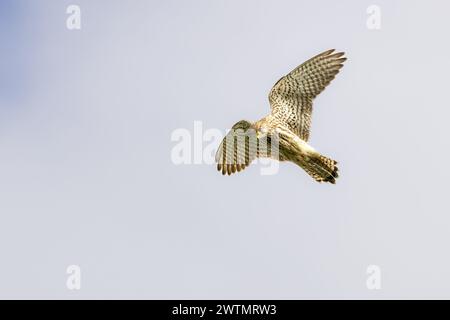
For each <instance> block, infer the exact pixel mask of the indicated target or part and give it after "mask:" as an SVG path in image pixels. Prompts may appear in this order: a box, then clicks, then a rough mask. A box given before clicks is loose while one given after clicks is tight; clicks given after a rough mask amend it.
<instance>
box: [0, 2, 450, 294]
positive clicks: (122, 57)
mask: <svg viewBox="0 0 450 320" xmlns="http://www.w3.org/2000/svg"><path fill="white" fill-rule="evenodd" d="M74 3H75V4H78V5H79V6H80V8H81V13H82V14H81V21H82V28H81V30H74V31H69V30H67V28H66V18H67V16H68V15H67V14H66V8H67V6H68V5H69V4H74ZM372 4H377V5H378V6H379V7H380V9H381V29H380V30H369V29H368V28H367V27H366V20H367V17H368V15H367V13H366V9H367V7H369V6H370V5H372ZM0 7H2V8H1V10H0V12H1V13H0V17H1V18H2V19H0V32H1V35H2V40H1V43H0V45H1V47H0V48H2V52H3V53H2V60H3V61H2V63H1V64H0V71H1V76H0V84H1V86H0V90H1V91H0V93H1V94H0V219H1V220H0V252H1V255H2V257H1V263H0V297H1V298H44V299H45V298H62V299H71V298H86V299H88V298H172V299H197V298H202V299H221V298H235V299H240V298H254V299H258V298H265V299H277V298H283V299H291V298H292V299H300V298H371V299H372V298H373V299H379V298H450V274H449V270H450V259H449V256H448V244H449V243H450V232H449V231H450V217H449V209H448V205H447V199H448V185H447V182H448V181H450V173H449V171H448V170H447V169H446V164H447V163H448V161H449V160H450V159H449V158H450V151H449V141H448V136H449V133H450V130H449V126H448V119H449V116H450V112H449V103H448V95H447V93H448V89H447V86H448V80H447V75H448V73H449V71H450V70H449V69H450V62H449V59H448V52H449V49H450V47H449V45H448V41H446V40H445V39H447V36H448V35H447V30H449V28H450V22H449V20H448V17H447V16H448V12H449V9H450V5H449V4H448V3H447V2H445V1H406V0H404V1H399V0H397V1H377V2H376V3H374V2H372V1H356V0H354V1H340V2H336V1H256V0H253V1H237V0H232V1H225V0H220V1H219V0H215V1H207V0H195V1H180V0H178V1H138V0H136V1H132V2H127V3H125V2H123V1H106V0H96V1H86V0H78V1H58V3H56V2H55V1H39V2H38V1H2V4H1V5H0ZM6 17H8V18H6ZM329 48H336V49H337V50H340V51H345V52H346V53H347V57H348V61H347V62H346V63H345V66H344V68H343V69H342V72H341V73H340V74H339V75H338V76H337V78H336V79H335V80H334V81H333V82H332V84H331V85H330V86H329V87H328V88H327V89H326V90H325V91H324V92H323V93H322V94H321V95H320V96H319V97H318V98H317V99H316V101H315V104H314V112H313V123H312V132H311V140H310V143H311V144H312V145H313V146H314V147H315V148H317V149H318V150H320V151H321V152H323V153H324V154H326V155H328V156H330V157H333V158H335V159H336V160H338V161H339V163H340V173H341V175H340V178H339V180H338V182H337V184H336V185H324V184H318V183H316V182H314V181H313V180H312V179H311V178H310V177H308V176H307V175H306V173H304V172H303V171H302V170H300V169H299V168H298V167H296V166H295V165H293V164H286V163H283V164H281V165H280V171H279V173H278V174H276V175H272V176H261V175H260V170H259V168H258V166H252V167H250V168H248V169H246V170H245V171H244V172H243V173H241V174H239V175H236V176H233V177H222V176H221V175H220V174H218V173H217V172H216V171H215V166H213V165H179V166H175V165H174V164H173V163H172V161H171V157H170V153H171V149H172V148H173V146H174V145H175V143H174V142H172V141H171V139H170V136H171V133H172V132H173V130H175V129H177V128H187V129H189V130H192V129H193V124H194V121H196V120H198V121H202V123H203V126H204V128H205V129H207V128H217V129H220V130H225V129H228V128H230V127H231V125H232V124H233V123H235V122H236V121H238V120H240V119H248V120H257V119H259V118H260V117H262V116H263V115H265V114H266V113H268V111H269V105H268V101H267V94H268V92H269V90H270V88H271V87H272V85H273V84H274V83H275V81H277V80H278V79H279V78H280V77H281V76H282V75H284V74H286V73H287V72H289V71H290V70H291V69H292V68H294V67H295V66H297V65H298V64H300V63H302V62H303V61H305V60H306V59H308V58H310V57H311V56H313V55H315V54H317V53H319V52H321V51H324V50H326V49H329ZM72 264H75V265H79V266H80V267H81V272H82V278H81V279H82V280H81V281H82V282H81V283H82V286H81V290H79V291H70V290H68V289H67V288H66V279H67V274H66V268H67V266H69V265H72ZM373 264H374V265H378V266H380V268H381V283H382V288H381V289H380V290H373V291H371V290H368V289H367V287H366V279H367V277H368V275H367V274H366V268H367V267H368V266H369V265H373Z"/></svg>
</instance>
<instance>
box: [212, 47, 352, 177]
mask: <svg viewBox="0 0 450 320" xmlns="http://www.w3.org/2000/svg"><path fill="white" fill-rule="evenodd" d="M343 56H344V52H337V53H335V52H334V49H332V50H328V51H325V52H322V53H321V54H319V55H317V56H315V57H313V58H311V59H309V60H308V61H306V62H304V63H303V64H301V65H300V66H298V67H297V68H295V69H294V70H292V71H291V72H290V73H289V74H287V75H286V76H284V77H282V78H281V79H280V80H278V81H277V82H276V83H275V85H274V86H273V88H272V89H271V90H270V93H269V103H270V107H271V112H270V114H269V115H267V116H266V117H264V118H262V119H261V120H258V121H256V122H255V123H251V122H249V121H247V120H241V121H239V122H237V123H236V124H235V125H233V127H232V129H231V130H230V132H229V133H228V134H227V135H226V136H225V138H224V139H223V140H222V142H221V144H220V146H219V149H218V150H217V153H216V162H217V163H218V164H217V170H219V171H222V174H228V175H230V174H232V173H235V172H239V171H241V170H243V169H244V168H245V167H247V166H249V164H250V163H251V162H252V161H253V160H255V159H256V158H257V157H268V158H272V159H276V160H279V161H291V162H294V163H295V164H297V165H298V166H300V167H301V168H303V169H304V170H305V171H306V172H307V173H308V174H309V175H310V176H311V177H313V178H314V179H315V180H316V181H318V182H330V183H333V184H334V183H336V178H337V177H338V167H337V162H336V161H335V160H332V159H330V158H328V157H325V156H323V155H321V154H320V153H319V152H317V151H316V150H315V149H314V148H312V147H311V146H310V145H308V143H307V142H308V138H309V131H310V125H311V113H312V103H313V100H314V98H315V97H316V96H317V95H318V94H319V93H321V92H322V91H323V90H324V89H325V87H326V86H327V85H328V84H329V83H330V82H331V80H333V79H334V77H335V76H336V74H338V73H339V70H340V69H341V68H342V66H343V62H344V61H345V60H346V58H345V57H343Z"/></svg>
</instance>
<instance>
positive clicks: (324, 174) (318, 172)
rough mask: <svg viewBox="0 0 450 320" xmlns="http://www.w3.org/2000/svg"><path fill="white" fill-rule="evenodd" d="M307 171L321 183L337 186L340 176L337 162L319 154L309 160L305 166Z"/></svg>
mask: <svg viewBox="0 0 450 320" xmlns="http://www.w3.org/2000/svg"><path fill="white" fill-rule="evenodd" d="M304 169H305V171H306V172H307V173H308V174H309V175H310V176H311V177H313V178H314V179H315V180H316V181H319V182H330V183H333V184H335V183H336V179H337V177H338V176H339V174H338V167H337V161H335V160H333V159H330V158H327V157H325V156H322V155H320V154H317V155H315V156H313V157H311V158H310V159H309V161H308V162H307V164H305V166H304Z"/></svg>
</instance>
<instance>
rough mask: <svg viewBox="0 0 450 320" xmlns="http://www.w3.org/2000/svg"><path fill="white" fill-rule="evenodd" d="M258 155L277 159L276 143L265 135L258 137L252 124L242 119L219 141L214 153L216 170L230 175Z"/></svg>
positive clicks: (243, 167)
mask: <svg viewBox="0 0 450 320" xmlns="http://www.w3.org/2000/svg"><path fill="white" fill-rule="evenodd" d="M272 149H273V150H272ZM258 157H272V158H276V159H279V158H277V157H278V144H276V142H275V141H274V139H272V138H270V137H268V136H267V135H262V136H259V137H258V134H257V132H256V131H255V129H254V128H253V126H252V124H251V123H250V122H248V121H245V120H242V121H239V122H238V123H236V124H235V125H234V126H233V128H232V129H231V130H230V131H229V132H228V134H227V135H226V136H225V137H224V138H223V140H222V142H221V143H220V146H219V149H218V150H217V153H216V162H217V170H219V171H222V174H228V175H230V174H232V173H235V172H239V171H242V170H244V169H245V168H246V167H248V166H249V165H250V163H251V162H252V161H253V160H255V159H256V158H258Z"/></svg>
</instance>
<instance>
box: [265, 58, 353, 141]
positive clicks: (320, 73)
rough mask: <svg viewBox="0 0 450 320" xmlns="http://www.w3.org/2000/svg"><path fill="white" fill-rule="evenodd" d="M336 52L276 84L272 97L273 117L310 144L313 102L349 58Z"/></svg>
mask: <svg viewBox="0 0 450 320" xmlns="http://www.w3.org/2000/svg"><path fill="white" fill-rule="evenodd" d="M333 52H334V49H331V50H328V51H325V52H322V53H321V54H319V55H317V56H315V57H313V58H311V59H309V60H308V61H306V62H304V63H303V64H301V65H300V66H298V67H297V68H295V69H294V70H292V71H291V72H290V73H289V74H287V75H286V76H284V77H282V78H281V79H280V80H278V81H277V83H275V85H274V86H273V88H272V90H271V91H270V93H269V102H270V106H271V108H272V115H273V116H274V117H276V118H278V119H279V120H281V121H283V122H284V123H286V124H287V126H288V127H289V128H290V129H291V130H292V131H294V132H295V133H296V134H297V135H298V136H299V137H300V138H301V139H302V140H304V141H308V138H309V130H310V124H311V113H312V101H313V99H314V98H315V97H316V96H317V95H318V94H319V93H321V92H322V91H323V90H324V89H325V87H326V86H327V85H328V84H329V83H330V82H331V80H333V79H334V77H335V76H336V74H338V73H339V69H341V68H342V66H343V64H342V63H343V62H344V61H345V60H346V58H344V57H342V56H343V55H344V52H338V53H333Z"/></svg>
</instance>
